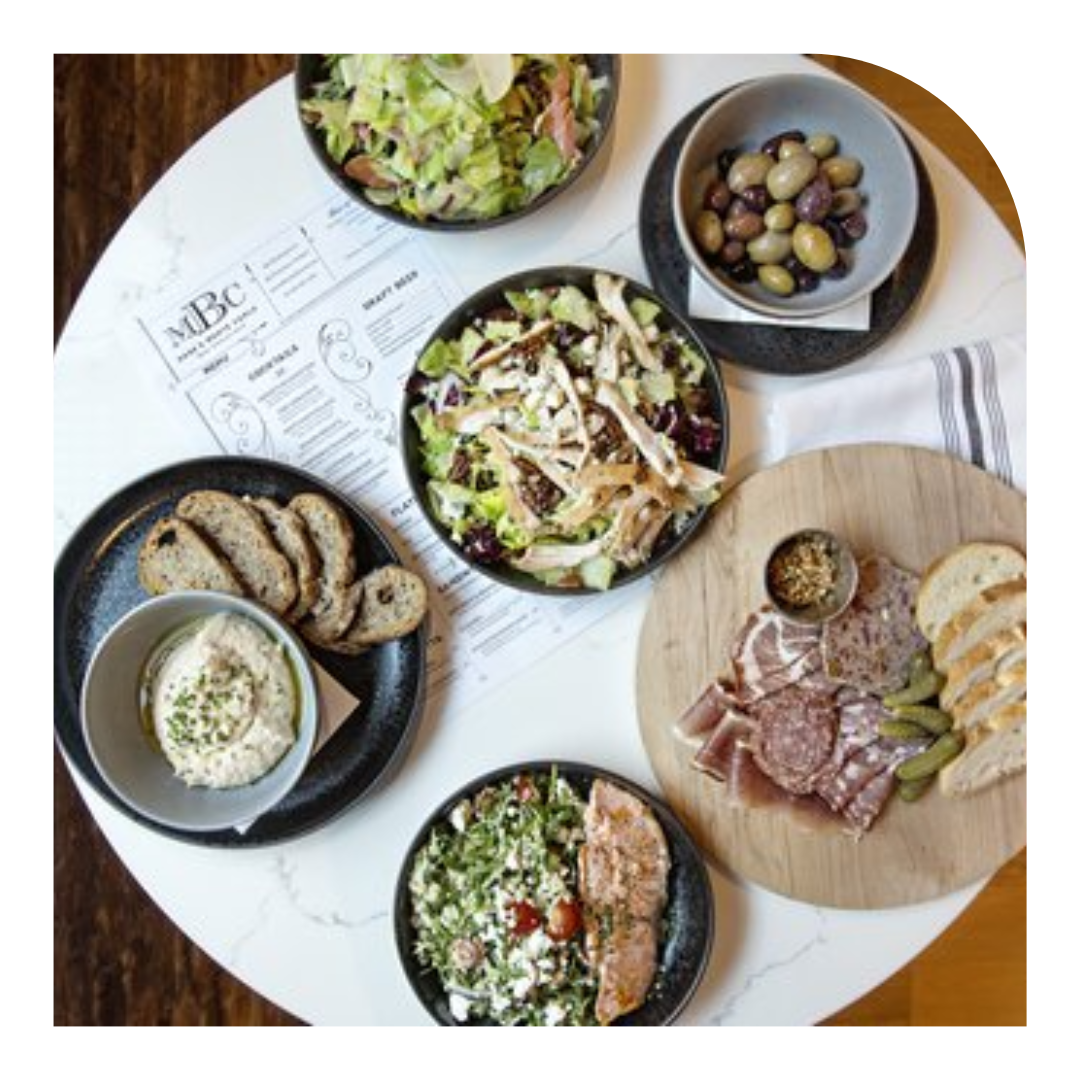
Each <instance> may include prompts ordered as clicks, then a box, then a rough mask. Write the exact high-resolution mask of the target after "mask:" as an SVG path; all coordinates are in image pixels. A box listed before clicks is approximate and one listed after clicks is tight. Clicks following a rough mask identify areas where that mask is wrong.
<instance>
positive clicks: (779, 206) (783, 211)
mask: <svg viewBox="0 0 1080 1080" xmlns="http://www.w3.org/2000/svg"><path fill="white" fill-rule="evenodd" d="M765 228H766V229H771V230H772V231H773V232H788V231H789V230H791V229H794V228H795V208H794V207H793V206H792V205H791V203H789V202H778V203H773V204H772V206H770V207H769V209H768V210H766V211H765Z"/></svg>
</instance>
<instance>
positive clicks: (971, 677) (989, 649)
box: [941, 623, 1027, 712]
mask: <svg viewBox="0 0 1080 1080" xmlns="http://www.w3.org/2000/svg"><path fill="white" fill-rule="evenodd" d="M1026 659H1027V623H1018V624H1016V625H1015V626H1009V627H1006V628H1005V629H1004V630H999V631H998V632H997V633H996V634H991V635H990V636H989V637H988V638H984V639H983V640H982V641H980V642H979V643H978V644H977V645H973V646H972V647H971V648H970V649H968V651H967V652H966V653H965V654H964V655H963V656H961V657H960V659H959V660H958V661H957V662H956V663H955V664H953V665H952V666H951V667H950V668H949V670H948V673H947V678H946V680H945V685H944V687H942V690H941V707H942V708H943V709H945V711H946V712H948V711H949V710H950V709H951V708H952V706H953V705H954V704H955V703H956V702H957V701H959V700H960V699H961V698H962V697H963V696H964V695H965V694H966V693H967V692H968V691H969V690H970V689H971V688H972V687H973V686H976V685H977V684H978V683H981V682H983V681H984V680H986V679H991V680H992V679H994V678H996V677H997V676H998V674H1004V673H1005V672H1007V671H1008V670H1009V669H1010V668H1012V667H1015V666H1016V665H1017V664H1019V663H1022V662H1023V661H1024V660H1026Z"/></svg>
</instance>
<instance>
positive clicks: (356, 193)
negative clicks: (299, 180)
mask: <svg viewBox="0 0 1080 1080" xmlns="http://www.w3.org/2000/svg"><path fill="white" fill-rule="evenodd" d="M585 59H586V61H588V64H589V69H590V71H591V72H592V74H593V77H594V78H595V77H600V76H604V75H606V76H607V77H608V89H607V92H606V93H605V94H604V95H603V97H602V98H601V100H600V103H599V106H598V108H597V118H598V119H599V121H600V128H599V130H598V131H597V132H596V134H595V135H594V136H593V138H592V140H591V141H590V142H589V143H588V145H587V146H586V147H585V149H584V152H583V154H582V158H581V160H580V161H579V162H578V165H577V168H576V169H574V170H573V171H572V172H571V173H570V175H569V176H567V177H566V179H565V180H563V182H562V183H561V184H557V185H556V186H555V187H552V188H548V189H547V191H544V192H541V194H540V195H538V196H537V197H536V198H535V199H533V201H532V202H531V203H529V204H528V205H526V206H523V207H521V208H520V209H518V210H514V211H513V212H511V213H508V214H500V215H499V216H498V217H494V218H486V219H484V220H476V221H471V220H470V221H443V220H439V219H437V218H426V219H424V220H423V221H418V220H417V219H416V218H412V217H409V216H408V215H407V214H403V213H402V212H401V211H399V210H396V209H394V208H393V207H389V206H379V205H377V204H375V203H373V202H371V200H370V199H368V198H367V197H366V196H365V194H364V187H363V185H362V184H359V183H357V182H356V181H355V180H352V179H351V178H350V177H349V176H347V175H346V174H345V172H344V170H343V169H342V167H341V166H340V165H339V164H338V163H337V162H336V161H335V160H334V159H333V158H332V157H331V156H330V153H329V152H328V150H327V148H326V141H325V139H324V138H323V136H322V135H321V134H320V132H319V131H317V130H316V128H315V125H313V124H310V123H307V122H306V121H305V120H304V119H303V116H302V115H301V108H300V106H301V103H302V102H303V101H304V100H305V99H306V98H308V97H310V96H311V88H312V86H313V85H314V84H316V83H318V82H322V81H323V80H324V79H325V77H326V73H325V70H324V60H325V56H324V55H323V54H322V53H301V54H299V55H298V56H297V58H296V68H295V71H294V76H293V86H294V90H295V96H296V111H297V116H298V117H300V126H301V127H302V128H303V130H304V136H305V138H306V139H307V143H308V146H309V147H311V150H312V153H314V155H315V159H316V160H317V161H318V162H319V164H320V165H322V167H323V169H324V170H325V172H326V174H327V175H328V176H329V177H330V178H331V179H332V180H333V181H334V183H336V184H337V185H338V186H339V187H341V188H342V190H344V191H346V192H348V194H349V195H351V196H352V197H353V198H354V199H356V200H358V201H359V202H361V203H363V205H364V206H366V207H367V208H368V209H369V210H371V211H372V212H373V213H375V214H379V215H380V216H381V217H384V218H387V219H389V220H391V221H396V222H397V223H398V224H400V225H408V226H409V227H410V228H414V229H431V230H435V231H439V232H476V231H478V230H480V229H490V228H492V227H494V226H496V225H505V224H507V223H508V222H511V221H517V220H519V219H520V218H523V217H525V216H526V215H527V214H531V213H533V212H534V211H536V210H539V209H540V207H542V206H545V205H546V204H547V203H549V202H551V201H552V199H554V198H555V197H556V196H558V195H559V194H560V193H561V192H563V191H565V190H566V189H567V188H568V187H569V186H570V185H571V184H572V183H574V182H575V181H576V180H577V178H578V177H579V176H581V174H582V173H583V172H585V170H586V169H587V168H588V167H589V165H590V163H591V162H592V161H593V159H594V158H595V157H596V156H597V154H598V153H599V151H600V147H601V146H602V145H603V143H604V141H605V140H606V138H607V135H608V132H609V131H610V130H611V127H612V124H613V122H614V119H615V105H616V102H617V101H618V97H619V74H620V67H621V65H620V62H619V56H618V54H616V53H586V54H585Z"/></svg>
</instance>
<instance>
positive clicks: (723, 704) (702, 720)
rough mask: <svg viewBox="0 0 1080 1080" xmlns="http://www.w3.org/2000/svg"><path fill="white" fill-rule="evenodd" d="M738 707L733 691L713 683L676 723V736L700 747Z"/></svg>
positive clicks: (719, 683) (721, 684)
mask: <svg viewBox="0 0 1080 1080" xmlns="http://www.w3.org/2000/svg"><path fill="white" fill-rule="evenodd" d="M736 707H737V702H736V701H735V698H734V696H733V695H732V693H731V691H730V690H729V689H728V688H727V687H726V686H725V685H724V684H723V683H721V682H711V683H709V685H708V686H706V687H705V690H704V691H703V692H702V694H701V696H700V697H699V698H698V699H697V701H695V702H694V703H693V705H691V706H690V708H689V709H687V710H686V712H684V713H683V714H682V716H680V717H679V719H678V720H676V721H675V729H674V730H675V734H676V736H677V737H678V738H679V739H681V740H682V741H683V742H685V743H690V744H691V745H692V746H698V745H700V744H701V743H702V742H703V741H704V740H707V739H708V736H709V735H710V734H711V733H712V732H713V731H715V730H716V728H717V727H719V726H720V723H721V721H722V720H723V719H724V717H725V716H727V715H728V713H729V712H730V711H731V710H733V709H735V708H736Z"/></svg>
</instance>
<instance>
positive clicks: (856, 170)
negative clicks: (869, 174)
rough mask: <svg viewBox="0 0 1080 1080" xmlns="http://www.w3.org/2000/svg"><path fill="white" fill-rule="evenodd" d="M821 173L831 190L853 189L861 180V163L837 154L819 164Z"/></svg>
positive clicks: (855, 159)
mask: <svg viewBox="0 0 1080 1080" xmlns="http://www.w3.org/2000/svg"><path fill="white" fill-rule="evenodd" d="M821 171H822V172H823V173H824V174H825V176H826V177H827V178H828V181H829V183H830V184H831V185H832V187H833V190H834V191H837V190H839V189H840V188H846V187H854V186H855V185H856V184H857V183H858V182H859V181H860V180H861V179H862V162H861V161H859V160H858V159H857V158H853V157H844V156H843V155H841V154H837V155H835V156H833V157H831V158H827V159H826V160H825V161H823V162H822V163H821Z"/></svg>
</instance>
